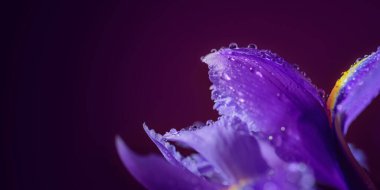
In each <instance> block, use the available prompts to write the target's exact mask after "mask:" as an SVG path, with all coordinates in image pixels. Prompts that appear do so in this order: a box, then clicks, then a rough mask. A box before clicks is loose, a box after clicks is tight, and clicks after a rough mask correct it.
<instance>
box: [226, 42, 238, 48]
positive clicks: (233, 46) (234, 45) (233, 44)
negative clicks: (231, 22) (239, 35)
mask: <svg viewBox="0 0 380 190" xmlns="http://www.w3.org/2000/svg"><path fill="white" fill-rule="evenodd" d="M228 47H229V48H230V49H236V48H238V45H237V43H230V45H228Z"/></svg>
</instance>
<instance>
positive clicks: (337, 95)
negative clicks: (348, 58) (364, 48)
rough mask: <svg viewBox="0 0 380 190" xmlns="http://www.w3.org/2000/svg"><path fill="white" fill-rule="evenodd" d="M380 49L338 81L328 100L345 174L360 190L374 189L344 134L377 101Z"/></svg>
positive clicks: (359, 62) (379, 86)
mask: <svg viewBox="0 0 380 190" xmlns="http://www.w3.org/2000/svg"><path fill="white" fill-rule="evenodd" d="M379 81H380V48H378V50H377V51H376V52H374V53H372V54H371V55H369V56H366V57H364V58H363V59H360V60H358V61H357V62H356V63H355V64H354V65H353V66H351V68H350V69H349V70H348V71H346V72H345V73H344V74H343V76H342V77H341V78H340V79H339V80H338V81H337V82H336V84H335V86H334V88H333V90H332V91H331V93H330V96H329V99H328V101H327V106H328V109H329V111H330V120H331V122H332V126H333V128H334V130H335V134H336V136H337V137H338V140H339V146H340V147H341V150H342V152H343V154H344V155H345V158H346V160H341V165H343V166H344V167H343V168H344V169H345V170H346V172H345V174H346V176H347V178H349V179H356V180H350V182H351V181H352V182H353V184H352V185H351V184H350V185H351V186H353V185H356V186H357V187H360V188H362V187H367V188H369V189H375V188H374V185H373V184H372V182H371V180H370V179H369V177H368V175H367V173H366V172H365V171H364V170H363V168H362V167H361V166H360V164H359V163H358V161H359V162H360V160H358V161H356V160H355V155H353V154H352V153H355V152H351V150H350V148H349V146H348V145H347V143H346V141H345V139H344V135H345V134H346V133H347V131H348V129H349V126H350V124H351V123H352V122H353V121H354V120H355V118H356V117H357V116H358V115H359V114H360V113H361V112H362V111H363V110H364V109H365V108H366V107H367V105H368V104H369V103H370V102H371V101H372V99H373V98H375V97H376V96H377V95H378V93H379V90H380V82H379Z"/></svg>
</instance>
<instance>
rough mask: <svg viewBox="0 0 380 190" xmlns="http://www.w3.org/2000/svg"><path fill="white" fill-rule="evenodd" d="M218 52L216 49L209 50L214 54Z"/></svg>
mask: <svg viewBox="0 0 380 190" xmlns="http://www.w3.org/2000/svg"><path fill="white" fill-rule="evenodd" d="M217 51H218V50H216V49H211V51H210V52H211V53H215V52H217Z"/></svg>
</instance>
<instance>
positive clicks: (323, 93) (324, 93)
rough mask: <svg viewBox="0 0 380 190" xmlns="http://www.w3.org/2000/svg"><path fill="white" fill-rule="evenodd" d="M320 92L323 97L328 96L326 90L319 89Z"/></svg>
mask: <svg viewBox="0 0 380 190" xmlns="http://www.w3.org/2000/svg"><path fill="white" fill-rule="evenodd" d="M318 94H319V96H320V97H322V98H323V99H324V98H326V92H325V91H324V90H322V89H318Z"/></svg>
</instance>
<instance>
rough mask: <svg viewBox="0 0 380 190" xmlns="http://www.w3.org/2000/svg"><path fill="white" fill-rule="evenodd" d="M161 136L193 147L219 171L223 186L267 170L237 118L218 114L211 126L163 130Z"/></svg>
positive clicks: (253, 140) (244, 127)
mask: <svg viewBox="0 0 380 190" xmlns="http://www.w3.org/2000/svg"><path fill="white" fill-rule="evenodd" d="M164 138H165V139H167V140H170V141H174V142H177V143H180V144H182V145H183V146H187V147H191V148H193V149H194V150H195V151H197V152H198V153H199V154H200V155H202V156H203V157H204V158H205V159H206V160H208V161H209V162H210V163H211V164H212V165H213V166H214V167H216V168H217V169H218V170H220V171H221V172H222V174H223V176H224V178H225V179H226V180H227V181H225V182H224V183H225V184H227V185H230V184H234V183H238V182H239V181H240V180H242V179H254V178H256V177H258V176H259V175H262V174H264V173H265V172H266V171H267V170H268V165H267V164H266V162H265V161H264V159H263V158H262V157H261V152H260V149H259V145H258V143H257V142H256V139H255V138H254V137H253V136H251V135H250V134H249V132H248V130H247V126H246V125H245V123H243V122H241V121H240V120H239V119H237V118H229V117H222V118H219V120H218V121H216V122H214V123H213V124H211V125H206V126H204V127H201V128H198V129H195V130H181V131H179V132H178V133H174V134H173V133H167V134H165V135H164Z"/></svg>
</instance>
